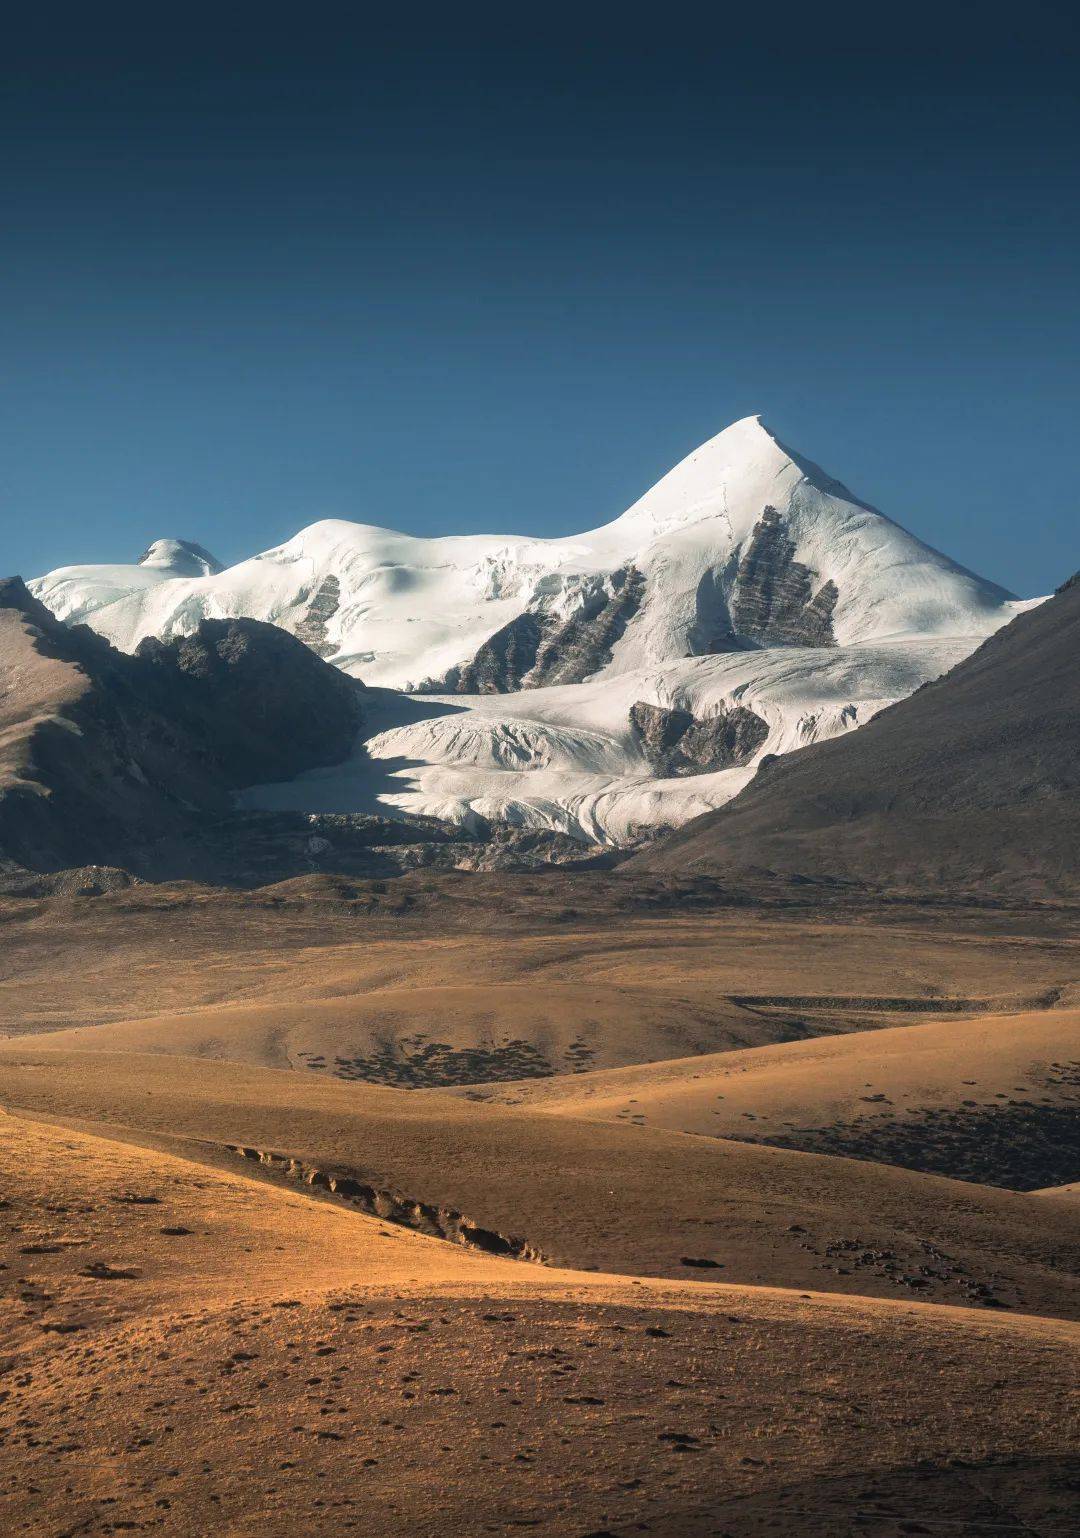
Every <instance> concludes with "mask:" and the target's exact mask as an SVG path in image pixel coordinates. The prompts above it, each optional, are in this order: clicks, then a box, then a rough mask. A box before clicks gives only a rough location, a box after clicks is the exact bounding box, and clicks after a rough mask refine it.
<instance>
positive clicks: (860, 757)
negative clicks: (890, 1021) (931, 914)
mask: <svg viewBox="0 0 1080 1538" xmlns="http://www.w3.org/2000/svg"><path fill="white" fill-rule="evenodd" d="M1078 655H1080V580H1078V579H1077V578H1076V577H1074V578H1073V579H1072V581H1070V582H1068V583H1066V585H1065V586H1064V587H1063V588H1061V589H1060V590H1059V592H1058V593H1057V594H1056V595H1055V597H1053V598H1052V599H1051V600H1050V601H1049V602H1047V603H1045V604H1042V605H1040V606H1039V607H1038V608H1036V609H1033V610H1029V611H1028V612H1026V613H1024V614H1021V615H1020V616H1019V617H1018V618H1017V619H1015V620H1014V621H1013V622H1012V624H1011V625H1008V626H1006V627H1005V629H1003V630H1001V631H999V632H998V633H997V634H996V635H995V636H992V637H991V638H990V640H988V641H986V642H985V643H984V644H983V645H982V646H981V647H980V648H979V649H978V651H976V652H975V653H974V654H973V655H972V656H970V657H969V658H967V660H966V661H964V662H962V663H960V665H959V666H958V667H956V668H954V669H953V670H952V672H951V673H948V674H946V675H945V676H944V677H943V678H941V679H938V680H937V681H936V682H935V683H932V684H928V685H926V686H925V687H924V688H922V689H920V690H919V691H918V692H917V693H915V694H914V695H912V696H911V697H910V698H909V699H906V700H903V701H901V702H900V703H899V704H897V705H894V706H891V707H890V708H889V709H887V710H884V711H882V712H881V714H880V715H879V716H877V717H875V719H874V720H873V721H871V722H869V723H868V725H866V726H865V727H863V728H862V729H861V730H860V731H858V732H856V733H854V734H853V735H851V736H849V737H844V738H838V739H833V740H832V741H830V742H824V743H817V744H815V745H814V746H812V747H809V748H804V749H802V750H801V751H799V752H797V753H792V754H790V755H788V756H786V757H784V758H781V759H778V760H774V761H773V762H771V763H766V764H765V765H763V767H762V769H761V770H760V771H759V772H758V774H757V776H756V777H755V779H754V780H753V781H751V783H750V784H749V785H748V786H747V787H746V789H745V790H744V791H743V792H742V794H741V795H739V796H737V797H736V798H735V800H734V801H732V802H731V804H730V805H729V806H726V807H723V808H721V809H720V810H719V811H716V812H710V813H707V814H706V815H705V816H704V817H700V818H697V819H696V820H695V821H694V822H691V823H689V824H688V825H687V826H686V827H685V828H683V829H681V830H680V831H679V832H678V833H676V834H674V835H672V837H670V838H669V839H666V840H664V841H663V843H661V844H659V845H658V846H657V847H656V848H655V849H652V850H649V851H646V852H644V853H643V854H641V855H638V856H636V857H635V858H633V859H632V860H630V861H629V862H628V863H627V865H626V866H624V867H623V869H624V870H626V871H627V872H629V873H635V872H636V873H643V872H649V871H652V872H673V871H680V872H682V871H695V872H702V873H709V874H714V875H721V874H722V875H724V876H727V877H731V876H741V877H743V878H746V877H761V876H765V877H768V878H772V877H776V876H779V877H781V878H783V879H785V880H787V881H792V880H800V879H802V880H809V881H812V882H851V883H855V884H858V885H860V886H864V887H868V888H873V889H879V890H911V889H915V888H918V889H921V890H923V891H926V890H930V891H937V890H939V889H942V888H946V889H951V890H953V891H956V890H966V891H973V890H974V891H982V892H986V893H991V894H995V895H1006V894H1007V895H1016V894H1021V895H1025V896H1029V897H1047V896H1058V897H1068V898H1075V897H1076V896H1078V895H1080V668H1078V667H1077V657H1078Z"/></svg>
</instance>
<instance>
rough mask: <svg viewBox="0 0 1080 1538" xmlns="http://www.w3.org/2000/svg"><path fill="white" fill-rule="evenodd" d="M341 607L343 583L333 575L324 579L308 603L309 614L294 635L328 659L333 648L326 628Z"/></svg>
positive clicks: (307, 613) (297, 627) (306, 614)
mask: <svg viewBox="0 0 1080 1538" xmlns="http://www.w3.org/2000/svg"><path fill="white" fill-rule="evenodd" d="M340 605H341V583H340V582H339V581H338V579H337V577H335V576H334V575H333V573H331V575H330V576H328V577H324V578H323V580H322V581H321V582H320V583H319V586H318V587H317V588H316V589H315V592H314V594H313V596H312V598H311V600H310V602H309V603H308V606H307V612H306V613H305V615H304V617H303V619H302V620H301V621H300V623H299V624H298V625H297V626H296V628H295V630H294V631H293V634H294V635H295V636H296V637H297V639H298V640H300V641H303V643H304V645H305V646H310V647H311V649H312V651H313V652H317V653H318V655H319V656H320V657H328V656H329V655H330V654H331V652H332V651H333V649H334V648H333V647H332V646H331V645H330V644H329V643H328V642H327V639H326V626H327V624H328V622H329V621H330V620H331V619H333V617H334V615H335V614H336V613H337V611H338V608H339V607H340Z"/></svg>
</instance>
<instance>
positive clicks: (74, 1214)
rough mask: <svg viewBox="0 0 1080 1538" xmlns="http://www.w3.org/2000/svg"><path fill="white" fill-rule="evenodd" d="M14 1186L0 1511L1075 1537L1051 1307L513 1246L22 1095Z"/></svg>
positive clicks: (1068, 1435)
mask: <svg viewBox="0 0 1080 1538" xmlns="http://www.w3.org/2000/svg"><path fill="white" fill-rule="evenodd" d="M102 1134H104V1135H102ZM0 1180H2V1182H3V1188H4V1197H5V1200H4V1213H3V1218H4V1222H3V1223H2V1224H0V1265H3V1266H4V1267H5V1268H6V1269H5V1275H7V1276H10V1277H11V1278H12V1279H13V1280H14V1286H13V1288H12V1289H11V1292H10V1296H9V1299H8V1300H5V1301H4V1302H2V1303H0V1311H2V1317H3V1322H4V1324H5V1326H6V1332H5V1337H4V1346H5V1363H4V1365H5V1366H6V1367H7V1368H8V1373H7V1377H6V1380H5V1390H4V1393H3V1394H2V1395H0V1448H2V1450H3V1456H2V1458H0V1528H2V1530H3V1531H4V1532H5V1533H11V1534H15V1533H24V1534H33V1535H38V1534H44V1533H50V1534H52V1533H55V1534H60V1533H66V1534H73V1533H81V1534H93V1535H98V1534H111V1533H118V1532H130V1531H139V1532H165V1533H169V1534H172V1535H175V1538H209V1535H211V1534H213V1535H222V1538H224V1535H226V1534H228V1535H230V1538H240V1535H251V1538H254V1535H255V1534H258V1535H260V1538H294V1535H296V1534H297V1533H300V1532H303V1533H304V1534H310V1535H313V1538H315V1535H317V1538H342V1535H343V1534H348V1533H357V1534H361V1533H371V1534H379V1535H381V1538H382V1535H385V1538H406V1535H407V1538H435V1535H439V1538H444V1535H452V1538H473V1535H475V1534H477V1533H488V1532H491V1533H510V1532H520V1531H522V1530H523V1529H528V1530H532V1531H543V1532H545V1533H550V1534H559V1535H560V1538H561V1535H564V1534H565V1535H566V1538H585V1535H587V1534H591V1535H594V1538H598V1535H599V1534H601V1533H606V1534H610V1535H612V1538H632V1535H639V1534H641V1533H642V1532H648V1533H649V1534H651V1535H653V1538H706V1535H710V1534H716V1533H727V1534H730V1535H731V1538H761V1535H764V1534H767V1533H775V1532H777V1531H781V1530H782V1531H785V1532H791V1533H796V1532H797V1533H799V1534H800V1535H802V1538H855V1535H860V1534H865V1533H867V1532H873V1533H874V1534H875V1535H878V1538H893V1535H896V1538H899V1535H900V1534H901V1533H907V1532H929V1531H931V1530H933V1531H937V1530H939V1529H945V1528H947V1529H948V1531H949V1532H950V1533H955V1534H958V1535H962V1538H975V1535H977V1534H984V1533H989V1532H994V1533H1016V1534H1020V1533H1022V1532H1023V1533H1033V1532H1036V1531H1037V1532H1039V1533H1041V1534H1045V1535H1047V1538H1051V1535H1054V1538H1056V1535H1059V1534H1060V1535H1064V1534H1065V1533H1066V1532H1069V1531H1070V1526H1069V1510H1070V1505H1071V1502H1072V1495H1071V1489H1072V1488H1074V1484H1073V1482H1074V1480H1075V1475H1076V1463H1075V1458H1074V1457H1072V1456H1071V1454H1073V1452H1074V1450H1075V1435H1074V1430H1073V1424H1074V1417H1073V1412H1072V1409H1071V1401H1072V1400H1074V1398H1075V1390H1074V1378H1075V1374H1074V1371H1073V1369H1074V1366H1075V1341H1076V1328H1075V1326H1070V1325H1068V1324H1065V1323H1062V1322H1061V1321H1058V1320H1050V1319H1039V1318H1034V1317H1032V1316H1030V1315H1028V1316H1024V1315H1001V1314H993V1313H990V1314H988V1313H985V1312H975V1311H973V1310H970V1309H965V1308H950V1307H946V1308H940V1307H938V1308H933V1307H926V1306H924V1305H922V1304H920V1303H917V1302H912V1301H909V1300H907V1299H905V1300H904V1301H903V1302H895V1301H885V1300H880V1299H869V1298H839V1297H835V1296H829V1295H827V1294H823V1293H820V1292H813V1293H810V1292H806V1293H804V1294H802V1295H801V1296H800V1295H799V1294H798V1293H796V1292H793V1291H783V1290H781V1289H778V1288H753V1287H751V1288H747V1287H731V1286H727V1285H723V1284H720V1285H717V1284H715V1283H714V1284H710V1285H702V1283H701V1282H700V1281H696V1280H689V1279H688V1280H684V1281H681V1282H671V1281H648V1280H646V1281H642V1280H640V1279H637V1278H628V1277H619V1276H610V1275H607V1276H605V1275H603V1274H597V1273H593V1274H584V1273H582V1272H570V1271H559V1270H555V1269H553V1268H550V1267H544V1266H539V1265H535V1264H529V1263H522V1262H515V1261H511V1260H502V1259H498V1258H495V1257H491V1256H486V1255H481V1254H477V1253H475V1252H473V1251H470V1250H468V1249H466V1248H463V1247H462V1246H460V1245H451V1244H447V1243H445V1242H443V1241H440V1240H439V1239H435V1238H429V1237H424V1236H422V1235H420V1234H416V1233H410V1232H407V1231H405V1230H404V1229H402V1228H401V1227H400V1226H398V1225H396V1224H394V1223H388V1222H384V1221H380V1220H378V1219H375V1218H371V1217H367V1216H365V1215H363V1214H361V1213H358V1212H355V1211H351V1210H347V1209H343V1208H339V1207H335V1206H333V1205H332V1204H331V1203H330V1202H329V1201H328V1200H326V1199H325V1198H321V1197H320V1195H319V1193H318V1192H316V1191H311V1190H310V1189H307V1188H299V1189H290V1190H278V1189H275V1188H274V1187H272V1186H268V1185H265V1184H260V1183H256V1182H254V1181H252V1180H249V1179H247V1178H245V1176H244V1175H243V1173H233V1172H228V1173H222V1172H218V1171H216V1170H213V1169H210V1168H207V1166H206V1165H205V1164H201V1163H197V1162H192V1161H191V1160H190V1159H188V1158H183V1157H177V1156H176V1155H175V1154H171V1153H166V1152H163V1151H161V1150H159V1149H146V1148H140V1147H134V1146H132V1145H131V1144H130V1143H122V1142H118V1141H116V1140H115V1138H114V1137H113V1135H112V1132H111V1129H97V1131H96V1133H95V1134H94V1135H87V1134H85V1133H81V1132H74V1131H72V1130H70V1129H67V1128H57V1127H54V1126H45V1125H41V1124H39V1123H35V1122H33V1121H27V1120H24V1119H23V1118H21V1117H18V1118H17V1117H14V1116H5V1115H3V1114H2V1113H0ZM901 1390H902V1391H901ZM1013 1513H1021V1514H1022V1518H1021V1517H1018V1518H1017V1519H1016V1521H1015V1522H1014V1521H1013Z"/></svg>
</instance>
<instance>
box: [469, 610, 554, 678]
mask: <svg viewBox="0 0 1080 1538" xmlns="http://www.w3.org/2000/svg"><path fill="white" fill-rule="evenodd" d="M549 625H550V619H549V617H548V616H547V615H545V614H534V613H532V612H531V611H529V612H527V613H525V614H519V615H518V616H517V617H516V618H515V619H512V620H511V621H510V623H509V624H508V625H504V626H503V628H502V629H501V630H497V631H496V632H495V634H494V635H493V636H491V637H490V638H489V639H488V640H487V641H485V642H484V644H483V646H481V647H480V649H479V651H478V652H477V653H476V656H475V657H474V658H473V660H472V661H471V662H469V663H467V664H466V665H465V667H463V668H462V669H461V670H460V672H458V673H457V675H456V679H455V681H454V682H453V684H452V687H453V690H454V692H455V693H457V694H509V693H511V692H512V691H513V690H514V689H520V688H521V686H522V682H521V681H522V679H523V678H524V677H525V676H526V675H527V674H528V673H530V672H531V671H532V669H533V668H534V667H535V666H536V658H537V654H538V653H539V651H540V646H541V643H542V641H543V640H544V636H545V633H546V631H547V629H548V627H549Z"/></svg>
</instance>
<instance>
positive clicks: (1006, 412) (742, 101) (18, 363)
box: [0, 0, 1080, 595]
mask: <svg viewBox="0 0 1080 1538" xmlns="http://www.w3.org/2000/svg"><path fill="white" fill-rule="evenodd" d="M24 9H27V8H24ZM368 9H369V8H367V7H359V6H348V7H346V6H330V5H321V4H318V3H312V4H305V5H302V6H301V5H295V4H293V5H291V6H289V7H287V8H284V7H283V8H277V7H275V6H273V5H269V4H264V5H261V6H258V7H257V8H256V7H251V8H248V7H246V6H245V5H243V4H234V5H230V6H227V7H219V14H217V15H215V13H214V12H212V11H210V10H206V11H202V10H200V8H199V7H198V6H196V5H185V6H183V7H180V6H176V7H170V8H168V9H167V10H166V8H164V7H146V6H142V7H139V8H136V7H130V8H129V7H115V6H114V7H110V6H108V5H105V6H103V7H86V6H82V7H79V8H77V9H76V8H74V7H72V8H71V9H70V11H68V10H67V9H66V8H64V7H55V6H54V7H52V8H50V9H49V11H48V14H47V15H46V16H44V17H43V18H42V19H41V20H39V21H37V22H35V21H34V20H33V19H31V18H29V17H26V16H24V17H23V19H21V20H15V21H12V22H9V23H8V24H7V33H6V35H5V38H4V58H3V62H2V64H0V70H2V73H3V77H4V79H3V93H2V96H0V133H2V135H3V144H4V151H3V155H2V161H0V198H2V203H0V264H2V280H3V281H2V287H0V547H2V551H3V555H2V559H0V568H2V569H3V571H4V572H11V571H20V572H22V573H23V574H24V575H26V576H31V575H36V574H38V573H39V572H41V571H43V570H45V569H47V568H49V567H52V566H56V565H59V564H67V563H69V562H75V561H86V560H128V559H135V558H137V556H138V555H139V554H140V553H141V551H142V549H143V548H144V547H145V546H146V544H147V543H148V542H149V541H150V540H151V539H153V538H155V537H157V536H161V535H178V536H180V537H184V538H189V539H195V540H198V541H200V542H201V543H203V544H205V545H207V546H208V547H209V548H210V549H212V550H213V551H214V552H215V553H216V554H217V555H218V556H219V557H220V558H221V559H223V560H226V561H231V560H235V559H238V558H240V557H242V556H244V555H247V554H251V553H253V552H254V551H255V550H258V549H264V548H266V547H268V546H270V545H273V544H276V543H278V542H280V541H281V540H283V539H285V538H287V537H288V536H289V535H291V534H293V533H295V532H296V530H297V529H298V528H300V527H301V526H302V525H303V524H305V523H310V522H312V521H314V520H315V519H317V518H320V517H326V516H339V517H351V518H356V519H358V520H362V521H366V522H372V523H382V524H386V525H389V526H391V527H395V528H400V529H405V530H408V531H410V532H413V533H421V534H428V533H441V532H449V531H454V532H475V531H482V530H496V531H507V532H510V531H512V532H528V533H534V534H544V535H558V534H565V533H570V532H573V531H574V530H578V529H582V528H587V527H591V526H594V525H596V524H597V523H600V522H603V521H605V520H607V519H608V518H611V517H614V516H616V515H617V514H618V513H619V512H621V511H622V510H623V509H624V508H625V507H626V506H627V505H628V504H629V503H630V502H632V501H633V500H634V499H635V498H636V497H637V496H639V495H640V494H641V493H642V492H643V491H644V490H645V489H646V488H647V487H648V486H649V485H650V484H651V483H652V482H653V481H655V480H656V479H657V478H658V477H659V476H660V475H661V474H662V473H663V472H664V471H665V470H666V469H668V468H669V467H670V466H671V464H673V463H674V462H675V461H676V460H678V459H680V458H681V457H682V456H683V455H684V454H685V453H687V452H688V451H689V450H690V449H691V448H693V447H694V446H695V445H696V444H697V443H698V442H700V441H701V440H702V439H704V438H707V437H709V436H711V435H712V434H713V433H714V432H716V431H718V430H719V429H720V428H721V427H723V426H725V425H726V424H727V423H728V422H730V421H732V420H734V419H736V418H738V417H741V416H745V415H747V414H749V413H751V412H761V413H762V414H763V415H764V417H765V419H766V421H767V422H768V423H769V424H770V426H772V427H774V428H775V430H776V431H777V433H778V435H779V436H780V437H781V438H782V439H783V440H784V441H785V442H787V443H789V444H790V445H791V446H792V447H794V448H797V449H799V450H800V451H801V452H802V453H803V454H805V455H807V456H809V457H810V458H812V459H816V460H817V461H818V462H819V463H821V464H822V465H824V466H825V468H826V469H828V470H829V471H830V472H832V473H833V474H834V475H836V476H838V477H840V478H841V479H842V480H844V481H845V482H846V483H847V484H848V485H850V486H851V487H853V489H854V490H855V491H856V492H857V493H858V494H859V495H860V496H862V497H864V498H865V499H867V500H869V501H871V502H873V503H874V504H876V505H877V506H879V507H881V508H882V509H883V511H885V512H887V513H889V514H890V515H891V516H892V517H894V518H896V519H897V520H898V521H899V522H901V523H903V524H905V525H906V526H907V527H908V528H910V529H912V530H913V531H914V532H916V533H917V534H919V535H920V536H921V537H923V538H924V539H926V540H928V541H929V542H931V543H932V544H934V545H936V546H938V547H939V548H941V549H944V550H946V551H947V552H948V553H949V554H951V555H953V556H954V557H955V558H956V559H958V560H960V561H962V562H963V563H964V564H966V565H969V566H971V567H973V568H975V569H977V570H978V571H980V572H982V573H983V574H985V575H986V576H989V577H991V578H994V579H996V580H997V581H1000V582H1002V583H1004V584H1005V585H1006V586H1008V587H1011V588H1012V589H1014V590H1016V591H1019V592H1021V593H1023V594H1026V595H1030V594H1034V593H1037V592H1045V591H1047V590H1049V589H1050V588H1051V587H1052V586H1054V585H1056V584H1057V583H1059V582H1060V581H1061V580H1062V579H1063V578H1064V577H1065V576H1066V575H1068V574H1069V573H1070V572H1071V571H1072V570H1073V569H1075V568H1076V567H1077V566H1078V565H1080V537H1078V536H1080V510H1078V506H1077V500H1076V494H1075V489H1074V487H1075V480H1076V473H1075V460H1076V437H1077V406H1078V400H1080V388H1078V386H1080V299H1078V283H1077V277H1078V252H1080V238H1078V237H1080V198H1078V192H1080V186H1078V180H1080V178H1078V175H1077V170H1078V148H1080V105H1078V97H1077V86H1076V81H1077V78H1080V58H1078V48H1077V41H1078V26H1077V22H1076V20H1075V19H1074V14H1075V13H1074V7H1073V6H1071V5H1065V4H1045V3H1041V0H1029V3H1027V4H1025V5H1024V6H1021V7H1017V6H1010V7H1009V8H1008V9H1006V8H1004V7H1001V8H998V7H996V6H995V5H992V4H991V5H980V6H974V5H972V6H966V5H965V6H953V7H951V8H950V7H948V6H941V5H937V6H935V7H932V8H931V7H923V6H920V5H918V4H915V5H905V6H902V7H896V8H894V9H893V10H892V11H891V12H890V14H889V15H887V16H885V15H882V14H880V8H877V9H876V10H875V8H872V7H870V6H867V5H865V4H863V5H861V6H859V7H858V8H856V7H854V6H846V5H841V6H833V7H828V6H827V7H825V8H824V9H823V8H820V7H808V6H806V5H805V4H802V5H799V6H797V7H795V6H790V5H787V4H784V3H774V4H772V5H770V6H768V7H766V8H762V14H761V16H760V18H759V19H753V18H750V19H748V18H746V17H741V18H740V19H738V20H726V19H723V18H722V17H721V18H719V19H718V10H719V8H714V9H713V10H712V11H711V12H710V13H709V14H708V15H707V16H706V15H704V14H702V11H701V9H700V8H697V7H695V8H693V9H691V8H688V7H687V8H684V7H680V6H678V5H668V6H664V7H651V8H650V11H649V14H648V15H647V16H644V17H641V18H639V19H637V20H634V19H629V18H628V15H627V14H623V15H620V13H619V12H618V11H616V10H614V9H608V8H606V7H597V6H594V7H586V6H580V5H579V6H577V7H576V8H570V7H566V8H562V7H560V6H558V5H544V6H536V7H531V8H527V7H519V8H515V9H512V8H510V7H506V6H503V7H501V8H499V9H495V8H491V9H487V8H484V7H477V6H472V7H469V8H467V9H466V11H465V12H464V13H463V14H460V15H459V14H458V12H457V8H452V7H444V8H442V10H441V12H429V11H428V10H427V9H426V8H425V7H423V6H413V7H409V8H407V10H405V9H404V8H402V9H403V11H404V14H403V16H402V18H401V20H400V21H398V22H393V21H389V20H386V19H382V20H378V21H376V20H372V19H371V17H370V16H369V15H368V14H367V12H368Z"/></svg>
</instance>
